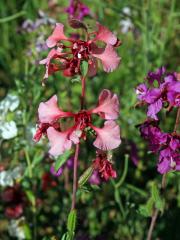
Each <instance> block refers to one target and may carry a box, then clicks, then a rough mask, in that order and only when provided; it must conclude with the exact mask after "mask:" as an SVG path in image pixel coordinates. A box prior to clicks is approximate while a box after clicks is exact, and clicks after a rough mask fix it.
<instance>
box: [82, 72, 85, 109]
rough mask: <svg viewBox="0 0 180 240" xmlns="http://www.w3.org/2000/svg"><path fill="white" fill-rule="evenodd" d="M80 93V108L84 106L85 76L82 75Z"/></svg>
mask: <svg viewBox="0 0 180 240" xmlns="http://www.w3.org/2000/svg"><path fill="white" fill-rule="evenodd" d="M81 81H82V93H81V110H82V109H83V108H84V103H85V89H86V78H85V76H82V78H81Z"/></svg>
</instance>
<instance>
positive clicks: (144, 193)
mask: <svg viewBox="0 0 180 240" xmlns="http://www.w3.org/2000/svg"><path fill="white" fill-rule="evenodd" d="M125 186H126V187H127V188H129V189H130V190H132V191H134V192H137V193H139V194H140V195H141V196H143V197H147V193H146V192H145V191H143V190H141V189H140V188H137V187H135V186H134V185H132V184H129V183H126V185H125Z"/></svg>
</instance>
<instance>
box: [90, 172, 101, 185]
mask: <svg viewBox="0 0 180 240" xmlns="http://www.w3.org/2000/svg"><path fill="white" fill-rule="evenodd" d="M101 182H102V179H101V177H100V175H99V172H98V171H97V170H94V171H93V174H92V175H91V177H90V178H89V183H90V184H92V185H99V184H100V183H101Z"/></svg>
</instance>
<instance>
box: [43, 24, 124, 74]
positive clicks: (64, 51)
mask: <svg viewBox="0 0 180 240" xmlns="http://www.w3.org/2000/svg"><path fill="white" fill-rule="evenodd" d="M97 27H98V30H97V31H96V32H93V33H92V32H91V33H87V40H86V41H84V40H81V39H75V38H72V37H71V38H68V37H66V36H65V34H64V25H63V24H62V23H57V24H56V27H55V29H54V31H53V33H52V35H51V36H50V37H49V38H48V39H47V41H46V43H47V46H48V47H49V48H53V47H54V48H53V49H52V50H51V51H50V52H49V54H48V56H47V58H45V59H43V60H42V61H40V64H44V65H46V73H45V75H44V78H48V76H49V75H51V74H53V73H54V72H56V71H61V70H62V71H63V74H64V75H65V76H74V75H76V74H81V69H80V66H81V62H82V61H87V62H88V64H89V70H88V75H89V76H94V75H96V72H97V60H100V62H101V63H102V65H103V69H104V71H105V72H112V71H113V70H115V69H116V68H117V67H118V65H119V63H120V58H119V57H118V55H117V53H116V51H115V50H114V48H115V47H118V46H119V45H120V44H121V43H120V41H119V40H118V38H117V37H116V36H115V35H114V34H113V33H112V32H110V31H109V30H108V29H107V28H106V27H104V26H102V25H100V24H99V23H97ZM91 36H94V38H92V37H91ZM98 41H101V42H103V43H104V44H105V47H98V45H97V42H98ZM66 42H68V43H69V44H68V45H66V44H65V43H66Z"/></svg>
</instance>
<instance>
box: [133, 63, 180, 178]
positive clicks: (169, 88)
mask: <svg viewBox="0 0 180 240" xmlns="http://www.w3.org/2000/svg"><path fill="white" fill-rule="evenodd" d="M147 80H148V82H149V85H150V87H149V88H148V87H147V85H146V84H140V85H139V86H138V87H137V89H136V93H137V95H138V99H139V100H140V101H141V102H140V105H141V104H143V105H144V104H147V105H148V111H147V116H148V119H147V120H146V121H145V122H144V123H143V124H141V125H140V132H141V135H142V137H143V138H145V139H146V140H148V142H149V147H150V150H151V151H152V152H154V153H158V154H159V161H158V171H159V172H160V173H161V174H164V173H167V172H169V171H171V170H180V135H179V134H178V133H177V132H176V129H175V131H174V132H172V133H165V132H163V131H162V130H161V129H160V127H159V119H158V116H157V113H159V112H160V110H161V109H162V108H165V109H166V110H167V111H171V110H172V109H173V108H175V107H176V108H179V107H180V81H179V75H178V74H177V73H168V72H166V69H165V67H161V68H159V69H158V70H157V71H156V72H149V73H148V76H147ZM155 82H156V84H157V85H158V87H154V84H155Z"/></svg>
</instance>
